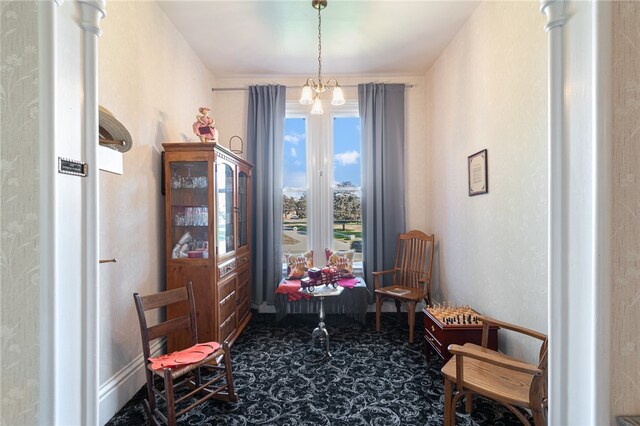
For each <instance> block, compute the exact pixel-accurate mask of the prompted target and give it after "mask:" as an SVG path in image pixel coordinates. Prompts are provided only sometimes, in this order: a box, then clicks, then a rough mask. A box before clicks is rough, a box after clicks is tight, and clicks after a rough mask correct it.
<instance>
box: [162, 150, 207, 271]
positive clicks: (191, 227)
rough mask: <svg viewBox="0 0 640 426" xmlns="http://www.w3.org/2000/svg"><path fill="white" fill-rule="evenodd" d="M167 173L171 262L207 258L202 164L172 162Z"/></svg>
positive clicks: (205, 192)
mask: <svg viewBox="0 0 640 426" xmlns="http://www.w3.org/2000/svg"><path fill="white" fill-rule="evenodd" d="M169 170H170V179H171V182H170V185H169V186H170V192H169V200H170V203H171V204H170V206H171V208H170V217H169V218H167V220H169V221H170V222H171V228H170V229H171V247H173V249H172V250H171V258H172V259H192V258H193V259H197V258H207V257H209V246H208V244H209V243H208V241H209V235H208V229H209V198H208V196H207V194H208V188H209V179H208V176H207V171H208V168H207V162H206V161H172V162H171V163H169Z"/></svg>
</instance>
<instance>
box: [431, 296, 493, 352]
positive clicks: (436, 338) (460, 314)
mask: <svg viewBox="0 0 640 426" xmlns="http://www.w3.org/2000/svg"><path fill="white" fill-rule="evenodd" d="M422 312H423V313H424V340H425V342H424V355H425V357H427V359H428V358H429V355H430V353H431V349H433V350H435V351H436V353H437V354H438V356H439V357H440V359H441V360H442V361H443V364H444V363H446V362H447V361H448V360H449V359H450V358H451V356H452V355H451V353H450V352H449V350H448V349H447V348H448V347H449V345H451V344H454V343H455V344H457V345H464V344H465V343H475V344H476V345H481V344H482V321H480V320H479V319H478V315H479V314H478V313H477V312H476V311H475V310H473V309H472V308H470V307H468V306H453V307H452V306H448V307H446V306H428V307H426V308H424V309H422ZM498 328H499V327H495V326H492V327H490V328H489V341H488V345H487V346H488V347H489V348H490V349H493V350H498Z"/></svg>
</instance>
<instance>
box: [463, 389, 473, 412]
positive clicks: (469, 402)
mask: <svg viewBox="0 0 640 426" xmlns="http://www.w3.org/2000/svg"><path fill="white" fill-rule="evenodd" d="M464 403H465V404H464V407H465V409H466V411H467V414H471V413H472V412H473V394H472V393H471V392H467V393H466V394H465V396H464Z"/></svg>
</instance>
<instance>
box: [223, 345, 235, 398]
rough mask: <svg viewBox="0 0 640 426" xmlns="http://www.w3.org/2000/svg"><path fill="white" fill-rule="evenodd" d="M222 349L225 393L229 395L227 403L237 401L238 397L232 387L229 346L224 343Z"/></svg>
mask: <svg viewBox="0 0 640 426" xmlns="http://www.w3.org/2000/svg"><path fill="white" fill-rule="evenodd" d="M222 347H223V348H224V369H225V373H226V374H227V393H228V394H229V401H233V402H235V401H237V400H238V395H236V390H235V388H234V386H233V374H232V371H231V352H229V345H228V344H227V343H226V342H225V343H224V344H223V345H222Z"/></svg>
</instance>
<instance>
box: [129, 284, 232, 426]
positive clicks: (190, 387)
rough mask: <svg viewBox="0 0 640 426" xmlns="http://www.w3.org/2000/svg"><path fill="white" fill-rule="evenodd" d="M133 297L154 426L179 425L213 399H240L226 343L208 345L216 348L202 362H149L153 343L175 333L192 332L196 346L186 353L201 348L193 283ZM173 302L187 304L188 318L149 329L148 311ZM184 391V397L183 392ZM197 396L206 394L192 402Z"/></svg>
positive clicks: (201, 352) (151, 419)
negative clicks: (208, 374) (159, 403)
mask: <svg viewBox="0 0 640 426" xmlns="http://www.w3.org/2000/svg"><path fill="white" fill-rule="evenodd" d="M133 298H134V300H135V305H136V310H137V311H138V320H139V322H140V332H141V335H142V349H143V352H144V359H145V373H146V375H147V393H148V400H146V401H145V402H144V408H145V411H146V412H147V415H148V416H149V421H150V422H151V423H152V424H155V425H160V424H161V423H160V421H162V422H164V423H166V424H168V425H171V426H173V425H175V424H176V419H177V418H178V417H180V416H181V415H182V414H184V413H186V412H187V411H189V410H191V409H192V408H194V407H196V406H197V405H199V404H201V403H203V402H204V401H207V400H209V399H211V398H216V399H221V400H223V401H227V402H232V401H237V400H238V396H237V395H236V393H235V390H234V387H233V377H232V374H231V359H230V353H229V346H228V345H227V343H222V345H220V344H219V343H217V342H208V343H209V345H208V346H209V348H208V350H211V349H213V352H212V353H210V354H208V355H206V356H204V358H203V359H200V360H198V361H194V362H189V358H193V356H192V355H190V354H189V357H188V358H185V357H184V356H183V358H184V359H185V360H186V361H187V362H181V363H180V364H179V365H175V366H170V367H160V366H158V364H160V362H159V361H157V359H158V358H156V361H155V363H152V362H151V361H150V357H151V352H150V342H152V341H153V340H155V339H159V338H161V337H165V336H168V335H170V334H173V333H181V332H187V333H189V334H190V335H191V341H192V344H193V346H192V347H191V348H185V349H186V351H189V349H191V350H197V349H198V348H194V346H196V345H197V344H198V343H199V342H198V330H197V324H196V308H195V302H194V299H193V288H192V285H191V283H188V284H187V286H186V287H181V288H178V289H174V290H169V291H164V292H161V293H156V294H151V295H147V296H140V295H139V294H138V293H135V294H134V295H133ZM174 303H187V304H188V311H187V315H184V316H181V317H177V318H173V319H170V320H168V321H164V322H161V323H159V324H157V325H154V326H151V327H147V321H146V317H145V312H146V311H149V310H152V309H158V308H162V307H165V306H168V305H171V304H174ZM200 347H202V346H200ZM186 351H180V352H179V353H181V354H186V353H187V352H186ZM203 352H206V351H200V353H199V354H198V355H200V356H196V357H195V358H200V357H202V356H203ZM159 358H160V359H167V358H170V355H165V356H163V357H159ZM175 359H177V358H175ZM172 360H174V359H172ZM220 364H222V365H220ZM154 367H155V368H154ZM207 370H209V371H210V372H211V373H212V375H213V377H212V378H210V379H208V380H207V381H206V382H204V383H203V378H202V376H203V373H205V372H207ZM160 379H161V380H160ZM176 380H177V381H176ZM156 382H161V383H162V387H158V386H157V383H156ZM176 390H178V392H180V393H179V397H178V398H176V397H175V395H176ZM183 391H184V394H183V393H182V392H183ZM198 394H204V396H202V397H201V398H199V399H197V400H196V401H195V402H192V400H193V399H195V398H196V397H198V396H199V395H198ZM156 395H157V396H159V397H160V398H162V399H163V400H164V401H165V402H166V405H167V409H166V412H167V414H166V416H165V414H164V413H162V412H161V411H160V410H159V409H158V407H157V404H156ZM189 398H191V399H189ZM183 402H184V404H182V405H187V406H186V407H185V408H183V409H181V410H180V411H178V412H176V407H177V406H178V404H181V403H183Z"/></svg>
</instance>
